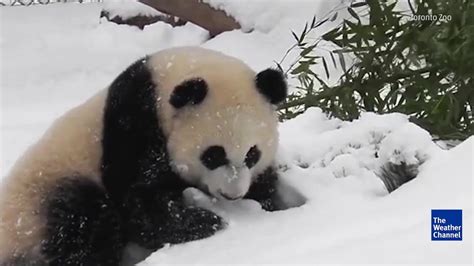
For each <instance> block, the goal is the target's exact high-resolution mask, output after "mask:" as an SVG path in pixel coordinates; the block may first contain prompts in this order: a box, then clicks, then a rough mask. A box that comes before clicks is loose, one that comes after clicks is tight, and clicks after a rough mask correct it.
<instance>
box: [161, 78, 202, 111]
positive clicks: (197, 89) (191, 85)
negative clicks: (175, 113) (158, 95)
mask: <svg viewBox="0 0 474 266" xmlns="http://www.w3.org/2000/svg"><path fill="white" fill-rule="evenodd" d="M207 89H208V87H207V83H206V81H205V80H203V79H202V78H193V79H189V80H186V81H184V82H182V83H181V84H179V85H178V86H176V88H174V91H173V92H172V93H171V96H170V100H169V102H170V104H171V105H173V106H174V107H175V108H181V107H184V106H186V105H188V104H191V105H194V104H199V103H201V102H202V101H203V100H204V98H206V94H207Z"/></svg>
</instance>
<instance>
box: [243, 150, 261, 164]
mask: <svg viewBox="0 0 474 266" xmlns="http://www.w3.org/2000/svg"><path fill="white" fill-rule="evenodd" d="M261 155H262V152H261V151H260V150H259V149H258V147H257V145H254V146H252V148H250V150H249V151H248V152H247V155H246V156H245V165H247V167H248V168H252V167H254V166H255V165H256V164H257V163H258V160H260V156H261Z"/></svg>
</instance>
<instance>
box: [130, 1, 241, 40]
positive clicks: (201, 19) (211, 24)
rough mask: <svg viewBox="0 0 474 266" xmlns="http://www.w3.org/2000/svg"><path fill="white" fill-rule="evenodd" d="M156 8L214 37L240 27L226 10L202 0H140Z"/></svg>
mask: <svg viewBox="0 0 474 266" xmlns="http://www.w3.org/2000/svg"><path fill="white" fill-rule="evenodd" d="M139 1H140V2H141V3H143V4H145V5H148V6H151V7H153V8H154V9H156V10H158V11H160V12H163V13H166V14H169V15H173V16H176V17H179V18H181V19H183V20H185V21H190V22H192V23H194V24H196V25H198V26H200V27H202V28H204V29H206V30H208V31H209V35H210V36H211V38H212V37H214V36H216V35H218V34H220V33H222V32H225V31H230V30H235V29H240V24H239V23H238V22H237V21H236V20H235V19H234V18H233V17H231V16H228V15H227V14H226V13H225V12H224V11H222V10H217V9H214V8H213V7H211V6H210V5H208V4H206V3H203V2H201V1H200V0H139Z"/></svg>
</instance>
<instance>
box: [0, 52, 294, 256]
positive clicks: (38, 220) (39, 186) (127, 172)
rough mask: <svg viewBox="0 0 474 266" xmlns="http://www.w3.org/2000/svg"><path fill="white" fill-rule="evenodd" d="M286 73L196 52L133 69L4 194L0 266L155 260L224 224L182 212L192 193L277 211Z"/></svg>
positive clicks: (195, 211) (42, 146)
mask: <svg viewBox="0 0 474 266" xmlns="http://www.w3.org/2000/svg"><path fill="white" fill-rule="evenodd" d="M286 95H287V85H286V81H285V78H284V75H283V74H282V73H281V72H280V71H278V70H275V69H271V68H270V69H266V70H263V71H261V72H259V73H255V72H254V71H253V70H252V69H251V68H249V67H248V66H247V65H246V64H244V63H243V62H242V61H240V60H238V59H236V58H233V57H230V56H227V55H224V54H222V53H219V52H216V51H212V50H208V49H204V48H198V47H179V48H171V49H167V50H163V51H160V52H157V53H155V54H152V55H149V56H147V57H145V58H143V59H141V60H138V61H137V62H135V63H134V64H132V65H131V66H130V67H128V68H127V69H126V70H125V71H124V72H122V73H121V74H120V75H119V76H118V77H117V78H116V79H115V80H114V81H113V82H112V83H111V85H110V86H108V87H107V88H106V89H105V90H103V91H100V92H99V93H97V94H96V95H95V96H93V97H92V98H91V99H89V100H87V101H86V102H85V103H83V104H82V105H80V106H78V107H75V108H73V109H72V110H70V111H68V112H67V113H66V114H64V115H63V116H61V117H60V118H58V119H57V120H56V121H55V122H54V123H53V124H52V126H51V127H50V128H49V130H47V131H46V133H45V134H44V135H43V136H42V137H41V138H40V140H39V141H38V142H37V143H36V144H34V145H33V146H31V147H30V148H29V149H28V150H27V152H26V153H25V154H24V155H23V156H22V157H21V158H20V159H19V160H18V161H17V162H16V164H15V165H14V167H13V168H12V170H11V172H10V173H9V175H8V176H7V177H5V178H4V179H3V180H2V181H3V182H2V185H1V188H0V189H1V190H0V263H1V265H118V264H119V263H120V260H121V257H122V254H123V250H124V246H125V245H126V243H136V244H137V245H139V246H141V247H144V248H147V249H151V250H156V249H158V248H160V247H162V246H163V245H165V244H167V243H170V244H176V243H183V242H186V241H192V240H197V239H202V238H206V237H209V236H211V235H213V234H214V233H215V232H216V231H218V230H220V229H222V228H223V227H224V225H225V223H224V222H223V220H222V218H221V217H219V216H218V215H216V214H214V213H213V212H211V211H209V210H206V209H203V208H200V207H197V206H189V205H186V204H185V203H184V201H183V191H184V190H185V189H186V188H189V187H193V188H197V189H199V190H201V191H203V192H204V193H207V194H208V195H210V196H212V197H215V198H217V199H222V200H237V199H241V198H248V199H253V200H256V201H258V202H260V203H261V205H262V207H263V209H265V210H268V211H274V210H278V209H281V208H282V207H281V206H278V202H277V200H275V195H276V185H277V180H278V176H277V174H276V171H275V166H274V158H275V153H276V149H277V146H278V131H277V125H278V119H277V114H276V108H275V106H276V104H278V103H280V102H282V101H283V100H284V99H285V97H286Z"/></svg>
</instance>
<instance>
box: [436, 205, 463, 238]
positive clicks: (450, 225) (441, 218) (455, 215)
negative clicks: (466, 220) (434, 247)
mask: <svg viewBox="0 0 474 266" xmlns="http://www.w3.org/2000/svg"><path fill="white" fill-rule="evenodd" d="M431 240H432V241H461V240H462V210H431Z"/></svg>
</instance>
